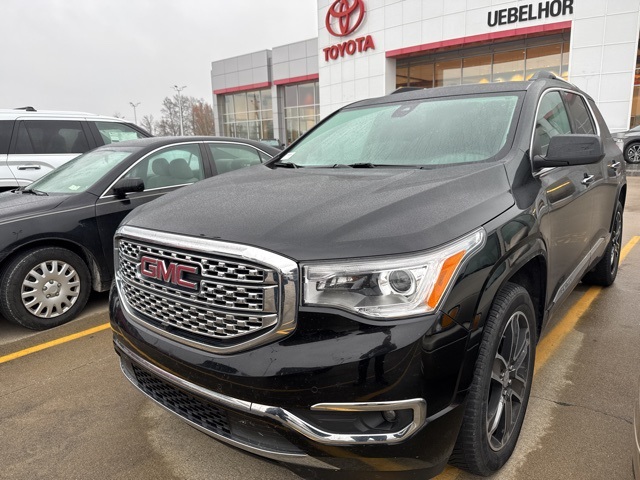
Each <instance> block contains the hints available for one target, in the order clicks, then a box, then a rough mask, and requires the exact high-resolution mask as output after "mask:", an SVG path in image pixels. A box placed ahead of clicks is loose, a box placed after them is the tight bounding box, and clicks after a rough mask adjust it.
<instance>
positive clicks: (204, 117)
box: [143, 95, 215, 136]
mask: <svg viewBox="0 0 640 480" xmlns="http://www.w3.org/2000/svg"><path fill="white" fill-rule="evenodd" d="M178 100H181V101H182V123H183V127H184V128H183V129H184V134H185V135H214V134H215V127H214V124H213V109H212V108H211V105H209V104H208V103H207V102H205V101H204V100H203V99H197V98H195V97H188V96H184V95H181V96H180V97H178V95H174V96H173V97H166V98H165V99H164V101H163V102H162V109H161V110H160V112H161V113H162V118H161V119H160V121H158V122H157V123H156V124H155V130H156V131H157V133H158V135H172V136H174V135H180V107H179V104H178ZM143 121H144V119H143ZM143 126H144V124H143Z"/></svg>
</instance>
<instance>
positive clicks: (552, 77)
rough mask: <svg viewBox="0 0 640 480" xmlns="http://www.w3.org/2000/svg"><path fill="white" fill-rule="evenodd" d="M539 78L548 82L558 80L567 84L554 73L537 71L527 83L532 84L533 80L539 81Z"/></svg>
mask: <svg viewBox="0 0 640 480" xmlns="http://www.w3.org/2000/svg"><path fill="white" fill-rule="evenodd" d="M541 78H548V79H550V80H560V81H561V82H565V83H569V82H568V81H566V80H565V79H564V78H562V77H559V76H558V75H556V74H555V73H553V72H550V71H548V70H539V71H537V72H536V73H534V74H533V76H532V77H531V78H530V79H529V81H531V82H533V81H535V80H540V79H541Z"/></svg>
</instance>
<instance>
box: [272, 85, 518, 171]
mask: <svg viewBox="0 0 640 480" xmlns="http://www.w3.org/2000/svg"><path fill="white" fill-rule="evenodd" d="M518 99H519V95H518V94H514V93H509V94H500V95H486V94H485V95H478V96H459V97H447V98H437V99H429V100H419V101H410V102H405V103H393V104H385V105H376V106H371V107H364V108H354V109H347V110H344V111H342V112H339V113H338V114H336V115H335V116H333V117H331V118H330V119H329V120H327V121H326V122H324V123H322V124H320V125H319V126H318V127H317V128H316V129H315V130H313V131H312V132H310V133H309V134H307V135H306V136H305V137H303V138H302V139H301V140H300V141H299V142H298V143H297V144H296V145H295V146H294V147H293V149H292V150H291V151H290V152H289V153H288V154H286V155H285V156H284V157H282V159H281V162H282V163H285V162H289V163H294V164H295V165H297V166H304V167H323V166H324V167H327V166H329V167H330V166H340V165H356V166H357V165H359V166H363V165H367V166H425V167H428V166H433V167H436V166H447V165H452V164H460V163H469V162H481V161H487V160H491V159H493V158H495V157H496V155H497V154H498V153H499V152H500V150H502V148H503V147H504V146H505V145H506V142H507V138H508V137H509V133H510V131H511V130H512V125H513V124H514V118H515V112H516V106H517V104H518Z"/></svg>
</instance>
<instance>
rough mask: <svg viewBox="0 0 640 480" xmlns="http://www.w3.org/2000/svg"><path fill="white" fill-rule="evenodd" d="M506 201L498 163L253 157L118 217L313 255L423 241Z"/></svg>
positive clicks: (382, 250) (405, 248)
mask: <svg viewBox="0 0 640 480" xmlns="http://www.w3.org/2000/svg"><path fill="white" fill-rule="evenodd" d="M513 203H514V202H513V197H512V195H511V193H510V189H509V183H508V180H507V176H506V172H505V170H504V166H503V165H502V164H482V165H478V164H476V165H466V166H456V167H448V168H441V169H434V170H418V169H413V168H411V169H404V168H377V169H366V170H362V169H348V168H339V169H311V168H307V169H303V168H300V169H289V168H276V169H273V170H272V169H270V168H268V167H264V166H258V167H252V168H248V169H243V170H238V171H235V172H232V173H227V174H224V175H221V176H218V177H214V178H212V179H209V180H205V181H202V182H199V183H197V184H194V185H192V186H191V187H186V188H185V189H181V190H180V191H179V192H177V193H172V194H168V195H166V196H164V197H163V198H161V199H159V200H157V201H154V202H151V203H149V204H147V205H145V206H143V207H141V208H138V209H136V210H134V211H133V212H132V213H131V214H130V215H129V216H128V217H127V219H125V221H124V222H123V224H130V225H133V226H138V227H142V228H148V229H153V230H162V231H165V232H174V233H179V234H184V235H190V236H195V237H207V238H215V239H220V240H224V241H230V242H237V243H244V244H249V245H254V246H259V247H262V248H266V249H269V250H272V251H275V252H279V253H282V254H284V255H287V256H289V257H292V258H294V259H297V260H320V259H329V258H349V257H359V256H374V255H383V254H393V253H406V252H412V251H419V250H425V249H428V248H431V247H435V246H437V245H441V244H443V243H445V242H447V241H450V240H451V239H454V238H456V237H459V236H461V235H464V234H465V233H468V231H469V230H470V227H469V226H470V225H477V226H480V225H483V224H484V223H486V222H488V221H489V220H491V219H492V218H494V217H495V216H496V215H498V214H499V213H502V212H503V211H505V210H506V209H508V208H509V207H511V206H512V205H513Z"/></svg>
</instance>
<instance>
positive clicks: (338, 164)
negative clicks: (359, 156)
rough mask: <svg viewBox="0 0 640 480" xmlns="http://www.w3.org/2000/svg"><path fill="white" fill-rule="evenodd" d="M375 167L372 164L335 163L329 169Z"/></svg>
mask: <svg viewBox="0 0 640 480" xmlns="http://www.w3.org/2000/svg"><path fill="white" fill-rule="evenodd" d="M376 167H377V165H375V164H374V163H367V162H363V163H336V164H335V165H334V166H333V167H331V168H376Z"/></svg>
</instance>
